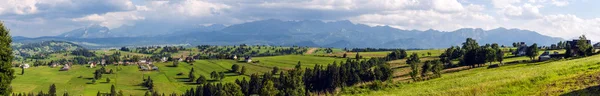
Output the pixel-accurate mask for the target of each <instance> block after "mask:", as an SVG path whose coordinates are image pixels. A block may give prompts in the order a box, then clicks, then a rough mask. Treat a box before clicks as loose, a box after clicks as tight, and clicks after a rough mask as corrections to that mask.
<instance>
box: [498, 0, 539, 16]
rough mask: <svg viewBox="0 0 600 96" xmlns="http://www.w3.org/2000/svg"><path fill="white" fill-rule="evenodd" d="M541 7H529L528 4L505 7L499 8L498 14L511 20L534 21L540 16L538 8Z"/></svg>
mask: <svg viewBox="0 0 600 96" xmlns="http://www.w3.org/2000/svg"><path fill="white" fill-rule="evenodd" d="M542 7H543V6H541V5H531V4H529V3H525V4H523V6H513V5H507V6H505V7H503V8H501V9H500V10H499V11H498V13H499V14H502V15H504V16H506V17H508V18H513V19H536V18H538V17H540V16H541V14H540V11H539V8H542Z"/></svg>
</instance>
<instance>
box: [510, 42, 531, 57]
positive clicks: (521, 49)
mask: <svg viewBox="0 0 600 96" xmlns="http://www.w3.org/2000/svg"><path fill="white" fill-rule="evenodd" d="M527 49H528V46H527V44H525V42H520V43H519V46H518V47H517V51H515V52H514V53H513V54H515V55H517V56H525V55H526V54H527Z"/></svg>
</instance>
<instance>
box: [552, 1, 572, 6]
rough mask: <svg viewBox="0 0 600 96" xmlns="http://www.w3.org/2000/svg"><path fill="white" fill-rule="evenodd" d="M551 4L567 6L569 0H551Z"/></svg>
mask: <svg viewBox="0 0 600 96" xmlns="http://www.w3.org/2000/svg"><path fill="white" fill-rule="evenodd" d="M552 4H553V5H556V6H567V5H569V1H566V0H552Z"/></svg>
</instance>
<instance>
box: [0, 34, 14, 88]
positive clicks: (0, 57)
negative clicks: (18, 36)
mask: <svg viewBox="0 0 600 96" xmlns="http://www.w3.org/2000/svg"><path fill="white" fill-rule="evenodd" d="M9 33H10V32H9V30H8V29H7V28H6V27H5V26H4V22H0V95H3V96H8V95H10V94H11V93H12V89H11V87H10V83H11V82H12V80H13V79H15V76H14V72H15V71H14V70H13V69H12V68H11V67H12V66H11V64H12V61H13V53H12V48H11V45H10V44H11V43H12V39H11V36H10V34H9Z"/></svg>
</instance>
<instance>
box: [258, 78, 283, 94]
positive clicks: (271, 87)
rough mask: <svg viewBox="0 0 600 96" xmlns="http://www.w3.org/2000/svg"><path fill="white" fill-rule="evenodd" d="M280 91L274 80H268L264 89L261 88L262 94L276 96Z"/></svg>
mask: <svg viewBox="0 0 600 96" xmlns="http://www.w3.org/2000/svg"><path fill="white" fill-rule="evenodd" d="M278 93H279V90H277V88H275V84H274V83H273V81H270V80H268V81H266V82H265V84H264V85H263V87H262V89H260V96H275V95H277V94H278Z"/></svg>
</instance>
